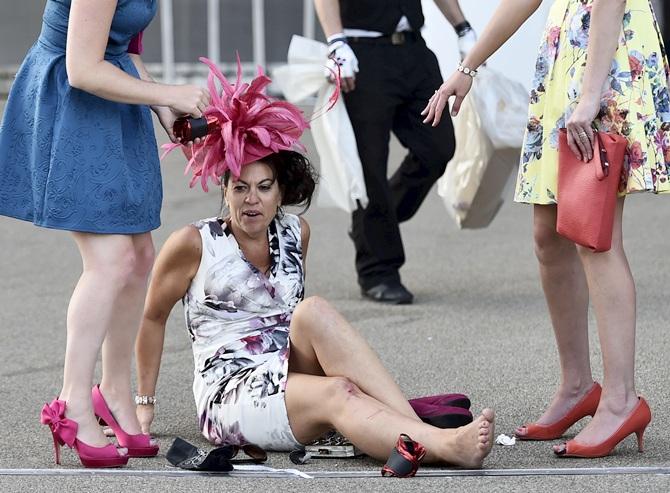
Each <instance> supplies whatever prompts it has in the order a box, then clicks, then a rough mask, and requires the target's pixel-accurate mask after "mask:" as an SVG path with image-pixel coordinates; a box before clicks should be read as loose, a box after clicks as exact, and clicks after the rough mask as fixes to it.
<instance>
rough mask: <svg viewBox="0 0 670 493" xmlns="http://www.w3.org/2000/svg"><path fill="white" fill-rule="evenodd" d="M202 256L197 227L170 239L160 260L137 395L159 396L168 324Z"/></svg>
mask: <svg viewBox="0 0 670 493" xmlns="http://www.w3.org/2000/svg"><path fill="white" fill-rule="evenodd" d="M201 253H202V240H201V239H200V233H199V232H198V230H197V229H196V228H194V227H193V226H186V227H185V228H182V229H181V230H179V231H177V232H175V233H173V234H172V235H171V236H170V237H169V238H168V240H167V241H166V242H165V245H164V246H163V248H162V249H161V252H160V254H159V255H158V258H157V259H156V264H155V266H154V271H153V274H152V278H151V283H150V285H149V292H148V293H147V299H146V303H145V306H144V316H143V318H142V323H141V325H140V331H139V334H138V335H137V342H136V344H135V357H136V359H137V392H138V394H140V395H154V394H155V392H156V382H157V380H158V372H159V369H160V364H161V356H162V354H163V342H164V340H165V324H166V323H167V319H168V317H169V315H170V312H171V311H172V308H173V307H174V305H175V303H177V301H179V300H180V299H181V298H182V297H183V296H184V294H186V291H187V290H188V287H189V286H190V284H191V281H192V280H193V277H194V276H195V274H196V272H197V271H198V267H199V265H200V257H201ZM147 407H148V406H138V413H137V414H138V418H139V420H140V424H141V425H142V431H143V432H144V433H148V432H149V426H150V425H151V421H152V420H153V408H149V409H146V408H147Z"/></svg>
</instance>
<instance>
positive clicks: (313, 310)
mask: <svg viewBox="0 0 670 493" xmlns="http://www.w3.org/2000/svg"><path fill="white" fill-rule="evenodd" d="M333 310H334V309H333V307H332V305H331V304H330V303H328V302H327V301H326V300H325V299H323V298H321V297H320V296H310V297H309V298H305V299H304V300H302V301H301V302H300V303H298V306H297V307H296V308H295V310H294V311H293V315H292V318H291V319H292V321H293V325H294V326H295V327H296V328H298V330H301V331H308V332H310V333H312V332H314V331H318V330H319V329H320V328H322V327H323V326H324V325H325V324H321V323H319V322H320V321H323V320H324V317H328V316H329V314H330V313H332V312H333Z"/></svg>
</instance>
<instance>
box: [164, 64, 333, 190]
mask: <svg viewBox="0 0 670 493" xmlns="http://www.w3.org/2000/svg"><path fill="white" fill-rule="evenodd" d="M200 61H201V62H203V63H205V64H206V65H207V66H208V67H209V75H208V78H207V86H208V89H209V92H210V96H211V102H210V106H209V107H208V108H207V109H206V110H205V112H204V115H203V116H204V117H206V118H207V119H208V120H211V118H212V117H214V118H215V119H216V121H217V130H216V131H215V132H212V133H209V134H208V135H207V136H206V137H204V138H203V140H201V142H200V143H198V144H196V143H193V144H192V146H191V147H188V146H186V145H182V144H166V145H164V146H163V149H164V150H165V153H164V154H163V157H165V155H166V154H168V153H169V152H171V151H173V150H174V149H176V148H178V147H181V148H182V150H183V151H184V154H185V155H186V157H187V158H188V160H189V161H188V165H187V166H186V170H185V172H184V174H188V173H189V172H191V173H192V177H191V180H190V183H189V185H190V186H191V187H193V186H194V185H195V184H196V183H197V182H198V181H199V182H200V184H201V186H202V188H203V190H205V191H207V190H208V186H207V185H208V181H209V180H211V181H212V182H213V183H215V184H216V185H220V184H221V178H222V177H223V175H224V174H225V173H226V172H228V171H229V172H230V173H231V174H232V175H233V176H235V177H239V175H240V172H241V170H242V167H243V166H244V165H246V164H249V163H252V162H254V161H258V160H260V159H262V158H264V157H267V156H269V155H270V154H273V153H275V152H279V151H284V150H300V151H303V152H304V147H303V145H302V144H301V143H300V137H301V136H302V134H303V132H304V131H305V130H306V129H307V128H308V127H309V122H308V121H307V120H306V119H305V117H304V115H303V112H302V111H301V110H300V109H299V108H297V107H296V106H295V105H293V104H291V103H288V102H286V101H279V100H276V99H273V98H270V97H269V96H267V95H266V94H265V89H266V88H267V86H268V85H269V84H270V83H271V82H272V81H271V80H270V78H269V77H267V76H266V75H264V74H263V72H262V70H261V69H260V68H259V71H258V76H257V77H256V78H255V79H254V80H253V81H252V82H251V83H242V66H241V64H240V60H239V56H238V59H237V81H236V82H235V84H231V83H230V82H229V81H228V79H226V77H225V76H224V75H223V73H222V72H221V71H220V70H219V68H218V67H217V66H216V65H215V64H214V63H213V62H212V61H211V60H209V59H207V58H204V57H203V58H200ZM217 80H218V81H219V83H220V85H221V90H219V89H218V88H217V84H216V81H217ZM336 93H337V94H336V95H334V96H333V98H331V101H330V102H329V103H330V104H329V108H330V107H332V106H333V105H334V104H335V102H336V101H337V95H339V88H338V89H337V91H336Z"/></svg>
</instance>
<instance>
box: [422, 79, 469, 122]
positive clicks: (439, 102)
mask: <svg viewBox="0 0 670 493" xmlns="http://www.w3.org/2000/svg"><path fill="white" fill-rule="evenodd" d="M471 87H472V77H470V76H469V75H465V74H463V73H462V72H454V73H453V74H452V75H451V77H449V79H447V80H446V81H445V82H444V84H442V85H441V86H440V88H439V89H438V90H437V91H435V94H433V96H432V97H431V98H430V99H429V100H428V104H427V105H426V107H425V108H424V110H423V111H422V112H421V115H422V116H425V117H426V118H425V119H424V120H423V123H432V125H433V127H436V126H437V125H438V124H439V123H440V120H442V113H443V112H444V109H445V107H447V105H448V104H449V98H451V97H452V96H456V99H455V100H454V104H453V106H452V108H451V115H452V116H456V115H458V112H459V111H460V109H461V104H462V103H463V99H464V98H465V96H466V95H467V94H468V92H469V91H470V88H471Z"/></svg>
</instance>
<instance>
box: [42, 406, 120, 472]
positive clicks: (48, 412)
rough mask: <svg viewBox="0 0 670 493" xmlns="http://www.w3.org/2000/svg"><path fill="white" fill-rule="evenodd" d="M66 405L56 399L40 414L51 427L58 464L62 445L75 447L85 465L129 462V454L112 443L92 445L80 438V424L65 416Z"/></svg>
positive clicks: (111, 464) (108, 465)
mask: <svg viewBox="0 0 670 493" xmlns="http://www.w3.org/2000/svg"><path fill="white" fill-rule="evenodd" d="M65 407H66V403H65V401H61V400H58V399H54V400H53V401H52V402H51V404H45V405H44V407H43V408H42V415H41V416H40V421H41V423H42V424H43V425H49V428H50V429H51V435H52V437H53V440H54V454H55V456H56V464H58V465H60V447H61V445H67V446H68V447H70V448H73V449H74V450H75V452H77V455H78V456H79V460H80V461H81V464H82V465H83V466H84V467H120V466H125V465H126V464H127V463H128V456H127V455H121V454H119V451H118V450H117V449H116V447H115V446H114V445H112V444H111V443H110V444H108V445H105V446H104V447H92V446H90V445H87V444H85V443H84V442H82V441H81V440H78V439H77V429H78V428H79V425H78V424H77V422H76V421H73V420H71V419H68V418H66V417H65Z"/></svg>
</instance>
